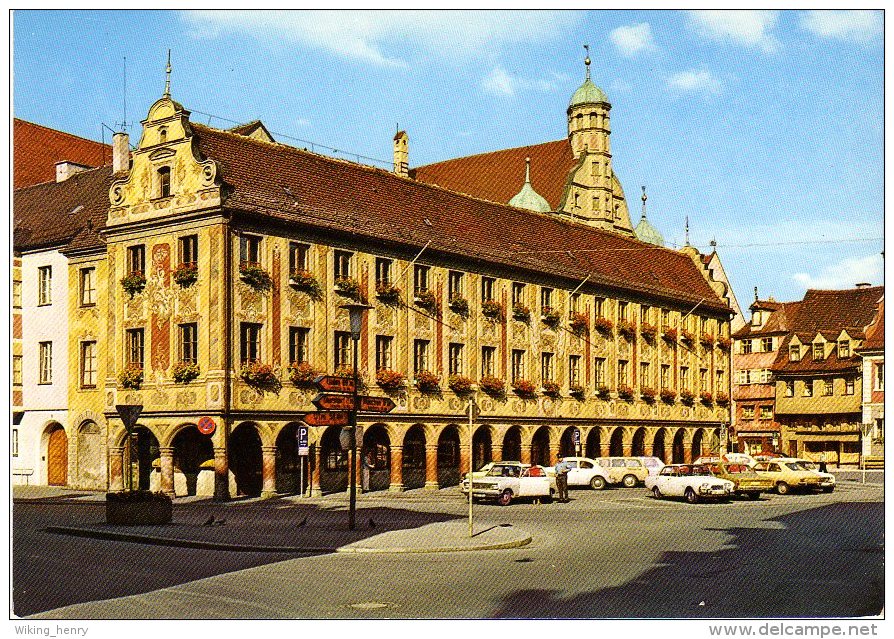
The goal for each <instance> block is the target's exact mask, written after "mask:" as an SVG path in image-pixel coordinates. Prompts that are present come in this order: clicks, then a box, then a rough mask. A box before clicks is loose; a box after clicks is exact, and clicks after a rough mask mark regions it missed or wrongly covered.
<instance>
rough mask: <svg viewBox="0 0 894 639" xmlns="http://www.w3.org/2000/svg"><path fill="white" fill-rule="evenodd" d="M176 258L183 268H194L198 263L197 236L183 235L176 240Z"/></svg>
mask: <svg viewBox="0 0 894 639" xmlns="http://www.w3.org/2000/svg"><path fill="white" fill-rule="evenodd" d="M177 245H178V247H177V248H178V253H179V255H178V257H179V258H180V264H181V265H183V266H192V267H195V266H197V265H198V263H199V236H198V235H184V236H183V237H181V238H180V239H178V240H177Z"/></svg>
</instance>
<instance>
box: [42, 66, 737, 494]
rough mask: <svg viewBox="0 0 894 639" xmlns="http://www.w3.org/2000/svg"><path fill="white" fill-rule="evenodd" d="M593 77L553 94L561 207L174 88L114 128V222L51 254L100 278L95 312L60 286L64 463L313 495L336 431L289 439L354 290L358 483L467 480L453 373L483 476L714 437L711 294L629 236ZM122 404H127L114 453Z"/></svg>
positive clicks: (337, 452)
mask: <svg viewBox="0 0 894 639" xmlns="http://www.w3.org/2000/svg"><path fill="white" fill-rule="evenodd" d="M588 76H589V73H588ZM587 83H589V84H590V85H592V82H591V81H590V80H589V77H588V78H587V80H586V82H585V84H584V86H582V87H581V90H579V91H578V93H582V95H583V94H585V97H586V100H584V102H583V103H582V104H585V105H590V103H591V102H593V101H594V100H595V101H596V103H595V104H594V105H591V106H594V113H595V114H596V116H595V117H594V119H593V120H584V119H581V120H578V119H577V118H576V117H575V116H576V111H575V110H574V109H571V108H569V141H568V142H566V144H570V146H571V154H572V157H571V160H570V162H571V164H572V165H574V166H579V165H581V162H582V160H581V158H589V159H587V162H590V163H591V164H592V167H591V168H590V169H588V171H587V174H588V175H589V176H590V177H589V178H588V180H589V182H587V183H586V184H583V182H586V181H582V178H581V177H580V171H579V170H575V171H572V172H571V173H569V174H567V175H566V184H565V187H563V196H562V202H568V201H570V200H569V198H572V199H573V197H574V193H578V201H579V205H580V206H581V207H582V208H580V209H579V210H576V212H575V213H574V214H573V215H572V214H569V213H567V207H566V209H561V207H559V206H554V205H552V204H551V205H550V209H552V210H554V211H556V212H551V211H544V212H534V211H531V210H526V209H522V208H516V207H513V206H507V205H505V204H500V203H496V202H492V201H487V200H485V199H480V198H476V197H472V196H469V195H463V194H461V193H457V192H455V190H448V189H446V188H441V187H439V186H434V185H431V184H427V183H425V181H423V180H422V179H421V178H417V179H414V177H411V176H412V175H413V173H414V172H413V171H407V170H406V167H407V160H408V157H407V155H406V136H403V137H401V136H400V135H398V136H396V138H395V143H396V146H395V151H396V154H395V160H396V162H395V165H396V166H395V172H394V173H389V172H387V171H382V170H379V169H374V168H370V167H366V166H361V165H358V164H353V163H350V162H346V161H342V160H336V159H332V158H329V157H325V156H321V155H317V154H314V153H310V152H307V151H303V150H300V149H297V148H293V147H289V146H286V145H282V144H278V143H276V142H274V141H273V140H272V139H271V138H270V136H269V134H267V133H266V130H264V129H263V126H262V125H258V126H251V127H245V128H242V129H237V130H231V131H222V130H218V129H214V128H210V127H207V126H203V125H200V124H196V123H193V122H190V118H189V111H187V110H186V109H184V108H183V106H181V105H180V104H178V103H177V102H175V101H174V100H173V99H172V98H171V96H170V94H169V92H168V91H167V90H166V91H165V94H164V95H163V97H162V98H161V99H159V100H158V101H157V102H156V103H155V104H153V105H152V107H151V108H150V109H149V113H148V116H147V118H146V119H145V120H144V121H143V131H142V135H141V137H140V140H139V143H138V145H137V147H136V150H134V151H133V153H132V157H131V158H130V160H129V161H128V159H127V152H126V148H127V140H126V137H125V136H124V135H123V134H119V135H118V136H116V140H115V145H116V146H115V148H116V155H115V162H116V165H115V167H114V172H113V173H111V175H110V176H109V177H107V179H106V180H105V182H104V184H105V185H106V187H107V188H108V201H109V206H108V209H107V216H106V217H105V218H104V219H93V218H91V220H90V223H88V224H86V225H85V227H84V229H83V231H82V232H81V233H79V234H78V235H77V236H76V237H75V239H74V240H73V241H72V242H71V244H70V245H69V247H68V248H67V249H66V251H65V254H66V255H67V256H68V258H69V264H70V271H69V284H70V288H71V290H72V291H77V290H78V289H79V287H82V286H83V282H84V281H85V278H87V277H88V274H89V276H90V277H93V278H94V279H93V280H90V281H95V282H96V283H97V285H96V294H97V297H96V300H95V303H93V304H91V305H89V306H85V305H83V304H82V299H83V298H82V296H81V295H77V294H73V295H71V296H70V302H69V310H70V317H71V324H70V338H69V351H70V356H69V362H70V364H69V366H70V370H69V376H70V377H69V379H70V380H72V381H71V382H70V392H69V403H70V406H69V409H70V414H71V419H70V423H71V424H73V425H74V426H73V428H74V429H76V431H77V432H80V431H79V430H78V429H80V428H82V426H83V425H84V424H92V425H94V426H95V430H96V432H99V433H101V435H102V437H103V438H104V441H103V442H102V446H101V451H96V450H94V448H95V446H93V445H92V444H91V445H90V446H86V448H85V450H84V451H83V454H81V451H79V450H78V444H77V442H78V441H79V439H78V437H74V438H73V441H74V442H75V443H74V444H73V447H74V457H75V460H74V461H72V462H70V463H71V464H73V465H74V466H78V465H79V464H84V465H90V466H91V467H96V466H97V464H99V467H101V468H102V469H103V471H104V472H105V473H107V477H108V485H109V486H110V487H111V488H112V489H116V488H120V487H121V486H122V485H123V483H124V468H127V467H129V466H130V465H129V464H128V463H127V462H128V456H129V455H130V456H132V459H133V461H135V462H136V463H135V464H133V467H134V468H135V471H134V485H139V486H141V487H146V488H149V487H152V488H155V487H158V488H160V489H161V490H164V491H166V492H168V493H171V494H176V495H185V494H196V493H198V494H213V495H214V496H215V497H217V498H219V499H223V498H227V497H229V496H234V495H236V494H246V495H270V494H273V493H276V492H297V491H298V489H299V483H300V482H301V478H302V477H303V478H304V484H305V488H306V489H307V490H308V491H309V492H310V493H311V494H319V493H320V492H329V491H338V490H344V489H345V487H346V484H347V474H348V473H347V463H348V462H347V456H346V455H345V454H344V453H343V452H342V451H341V449H340V447H339V442H338V434H339V430H340V428H339V427H329V428H323V427H314V428H311V429H310V442H309V443H310V447H309V448H310V451H309V453H310V454H309V456H308V457H306V458H305V457H300V456H299V455H298V448H297V442H296V432H297V429H298V427H299V425H301V423H302V422H301V420H302V418H303V415H304V414H306V413H308V412H312V411H314V410H315V408H314V406H313V404H312V403H311V400H312V399H313V398H314V396H315V394H316V391H315V390H313V389H311V388H308V387H307V385H306V384H305V382H306V380H307V379H308V378H309V377H312V376H313V374H314V373H330V374H332V373H336V372H339V371H340V370H341V372H343V369H344V367H346V366H349V365H350V355H349V351H350V336H349V327H348V321H347V314H346V311H345V310H344V309H341V308H340V304H342V303H344V302H345V301H348V300H350V299H351V298H352V297H359V298H362V299H366V300H369V302H370V303H371V304H372V306H373V308H372V309H371V310H370V311H369V312H368V313H367V314H366V316H365V319H364V324H363V330H362V334H361V338H360V342H359V348H360V369H361V370H360V372H361V374H362V376H363V377H364V379H365V381H366V383H367V385H368V387H369V388H368V391H367V392H368V393H370V394H374V395H384V394H388V395H390V396H391V397H392V398H393V399H394V400H395V402H396V403H397V408H396V409H395V410H394V411H393V412H392V413H390V414H388V415H371V414H361V416H360V418H359V419H360V426H361V430H362V435H361V438H360V440H359V445H360V446H361V447H362V450H363V454H362V455H361V457H360V458H361V459H363V460H365V463H367V465H368V468H369V473H368V477H369V481H368V484H367V486H366V489H368V490H382V489H390V490H404V489H407V488H414V487H427V488H435V487H438V486H447V485H452V484H456V483H458V481H459V477H460V474H461V472H463V471H465V470H466V469H467V468H468V466H469V459H468V450H469V441H468V437H469V429H468V425H467V419H468V418H467V416H466V412H465V411H466V407H467V404H468V399H469V394H470V393H469V391H468V388H467V387H468V386H469V384H477V385H479V386H480V387H481V388H480V390H477V391H475V390H474V388H473V390H472V391H471V392H472V393H474V394H475V395H476V397H477V403H478V406H479V407H480V415H479V416H478V417H477V419H476V422H475V428H474V434H473V450H474V460H473V465H474V466H476V467H477V466H480V465H481V464H482V463H484V462H486V461H488V460H492V459H494V460H498V459H520V460H521V461H523V462H530V463H540V464H552V463H554V462H555V459H556V456H557V455H558V454H561V453H565V454H570V453H572V452H573V451H574V443H573V441H574V440H573V437H574V431H575V429H578V430H579V434H580V442H581V447H582V451H581V452H582V453H583V454H586V455H589V456H598V455H606V454H617V455H620V454H625V455H630V454H634V455H653V454H654V455H656V456H658V457H661V458H663V459H665V460H666V461H668V462H670V461H672V460H673V461H683V460H689V459H691V458H692V457H693V456H697V455H698V454H700V453H701V452H703V451H709V450H713V449H716V447H717V446H718V444H719V439H718V438H719V433H720V429H721V427H722V426H723V425H724V424H726V423H727V422H728V420H729V413H728V407H727V405H726V401H728V397H729V382H730V379H729V371H730V357H729V351H728V343H729V335H730V309H729V305H728V302H727V301H726V299H725V298H724V295H725V294H726V287H725V285H724V284H723V283H722V282H716V281H713V280H712V279H711V274H710V271H709V270H708V269H707V268H705V261H704V260H703V259H702V256H701V255H699V254H698V252H697V251H696V250H695V249H692V248H691V247H687V249H684V250H683V251H674V250H671V249H666V248H663V247H660V246H656V245H654V244H649V243H645V242H641V241H639V240H638V239H636V238H635V237H634V235H633V231H632V229H631V225H630V220H629V215H628V214H627V209H626V205H624V206H623V207H622V204H623V200H622V199H621V198H622V197H623V192H622V191H621V190H620V182H618V181H617V178H616V177H615V176H614V173H613V172H612V171H611V164H610V153H609V150H608V146H607V131H608V119H607V114H608V108H609V106H608V103H607V99H605V98H604V93H602V92H601V91H598V90H597V91H593V90H591V89H590V88H589V87H588V86H587ZM594 88H595V86H594ZM582 90H583V91H582ZM578 93H576V94H575V95H576V96H577V95H578ZM594 96H595V97H594ZM588 108H589V107H588ZM587 117H589V116H587ZM588 122H589V123H591V125H592V126H591V125H590V124H588ZM590 128H592V129H593V130H594V131H596V132H597V133H600V132H601V133H604V137H605V138H606V142H605V143H601V142H600V143H598V144H596V143H594V144H595V146H596V148H595V149H593V148H591V145H590V144H589V143H586V142H585V143H581V145H579V144H578V142H577V140H578V139H579V136H580V135H581V131H582V130H585V129H586V130H589V129H590ZM591 133H592V131H591ZM587 135H589V133H588V134H587ZM401 142H403V144H401ZM588 149H589V151H593V153H590V152H589V151H588ZM398 155H400V157H398ZM398 160H400V161H398ZM564 162H566V160H565V159H563V160H562V163H564ZM563 166H564V164H563ZM588 166H589V165H588ZM593 167H595V168H593ZM541 169H542V167H541ZM534 175H535V180H534V187H536V186H537V182H536V175H537V173H536V172H535V174H534ZM519 177H520V176H519ZM529 177H530V176H529ZM521 186H522V180H521V179H519V180H518V182H517V184H516V186H515V190H516V191H517V190H518V189H519V188H520V187H521ZM584 194H586V201H587V202H588V203H587V205H586V207H583V204H582V200H581V199H580V198H581V197H583V195H584ZM47 206H51V204H50V203H47ZM562 206H565V205H564V204H563V205H562ZM563 211H564V212H563ZM85 367H86V368H89V369H90V370H85ZM500 384H503V387H504V388H503V390H502V391H501V390H500V389H499V386H500ZM718 400H720V401H719V402H718ZM118 404H139V405H142V406H143V409H142V414H141V417H140V419H139V426H138V428H137V430H136V435H135V436H134V438H133V440H132V441H131V445H130V446H128V445H127V442H126V441H125V440H126V434H125V430H124V428H123V425H122V423H121V421H120V419H119V418H118V416H117V413H116V412H115V406H116V405H118ZM202 418H210V421H209V420H202ZM200 421H202V423H203V426H207V425H209V424H211V422H213V426H214V430H213V432H212V433H210V434H203V433H202V432H200V430H199V428H198V425H199V423H200ZM91 441H92V440H91ZM87 456H90V457H91V459H88V458H87ZM97 456H99V457H97ZM97 459H99V461H97ZM359 463H360V462H358V464H359ZM364 474H365V473H364ZM72 476H73V477H80V476H82V475H79V474H78V472H77V471H75V472H74V473H73V474H72ZM73 483H74V482H73ZM81 483H82V484H83V485H84V486H90V487H102V486H97V483H101V482H97V481H95V480H85V481H83V482H81Z"/></svg>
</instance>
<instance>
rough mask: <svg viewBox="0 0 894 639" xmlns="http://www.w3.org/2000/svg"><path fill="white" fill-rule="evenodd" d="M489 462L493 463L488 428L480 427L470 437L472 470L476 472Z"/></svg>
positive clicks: (491, 443) (491, 444)
mask: <svg viewBox="0 0 894 639" xmlns="http://www.w3.org/2000/svg"><path fill="white" fill-rule="evenodd" d="M490 461H493V442H492V440H491V434H490V428H488V427H487V426H482V427H481V428H479V429H478V430H476V431H475V434H474V435H473V436H472V468H473V469H475V470H478V469H479V468H481V467H482V466H484V465H485V464H486V463H488V462H490Z"/></svg>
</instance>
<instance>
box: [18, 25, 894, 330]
mask: <svg viewBox="0 0 894 639" xmlns="http://www.w3.org/2000/svg"><path fill="white" fill-rule="evenodd" d="M12 28H13V47H12V56H13V59H12V72H13V83H12V86H13V110H14V114H15V116H16V117H20V118H24V119H26V120H29V121H32V122H36V123H39V124H43V125H46V126H49V127H53V128H56V129H60V130H63V131H67V132H70V133H74V134H76V135H80V136H83V137H87V138H91V139H96V140H100V139H103V137H104V139H105V141H108V140H109V139H110V136H111V133H110V129H114V128H117V127H118V126H119V125H120V123H121V122H122V121H126V122H127V123H128V125H129V132H130V133H131V142H132V143H136V141H137V139H138V137H139V129H140V125H139V121H140V120H141V119H143V118H145V116H146V113H147V111H148V109H149V106H150V105H151V104H152V103H153V102H154V101H155V100H156V99H158V98H159V97H160V96H161V94H162V91H163V88H164V79H165V76H164V66H165V62H166V57H167V50H168V49H171V58H172V66H173V72H172V77H171V86H172V94H173V97H174V98H175V99H176V100H177V101H178V102H180V103H182V104H183V105H184V106H185V107H186V108H187V109H189V110H190V111H192V119H193V120H194V121H200V122H202V123H205V124H209V123H210V124H211V125H212V126H218V127H221V128H228V127H230V126H233V125H234V124H236V123H241V122H247V121H250V120H253V119H257V118H259V119H261V120H263V122H264V123H265V124H266V126H267V128H268V129H269V130H270V131H271V132H273V134H274V137H275V138H276V139H277V140H278V141H281V142H283V143H286V144H295V145H296V146H300V147H309V146H310V144H309V143H311V142H312V143H315V146H314V147H313V148H314V149H316V150H317V151H319V152H323V153H327V154H330V155H334V156H336V157H343V158H348V159H353V158H356V156H358V155H359V156H362V157H361V161H363V162H365V163H368V164H375V165H377V166H381V167H383V168H390V163H391V162H390V161H391V144H392V138H393V136H394V132H395V130H396V127H400V128H401V129H405V130H406V131H407V132H408V134H409V136H410V166H411V167H413V166H419V165H422V164H427V163H430V162H437V161H441V160H446V159H449V158H454V157H460V156H465V155H471V154H475V153H481V152H486V151H492V150H497V149H503V148H510V147H517V146H524V145H529V144H537V143H540V142H546V141H550V140H558V139H561V138H563V137H565V136H566V135H567V125H566V115H565V110H566V108H567V106H568V100H569V99H570V97H571V94H572V93H573V92H574V90H575V89H576V88H577V87H578V86H580V84H581V82H582V81H583V79H584V65H583V58H584V55H585V52H584V49H583V45H584V44H589V46H590V57H591V58H592V60H593V63H592V67H591V69H592V78H593V81H594V82H595V83H596V84H597V85H599V86H600V87H601V88H602V89H603V90H604V91H605V92H606V93H607V94H608V97H609V100H610V102H611V104H612V110H611V114H612V120H611V122H612V134H611V144H612V153H613V158H612V162H613V166H614V170H615V173H616V174H617V175H618V177H619V179H620V180H621V183H622V185H623V187H624V190H625V193H626V195H627V198H628V206H629V208H630V212H631V218H632V220H633V222H634V224H635V223H636V222H637V221H638V220H639V216H640V208H641V203H640V200H639V196H640V192H641V191H640V187H641V186H642V185H645V186H646V188H647V193H648V196H649V200H648V217H649V221H650V222H651V223H652V224H654V225H655V226H656V227H657V228H658V229H659V231H661V233H662V234H663V235H664V238H665V241H666V243H667V244H668V245H669V246H674V245H676V246H680V245H682V244H683V243H684V242H685V236H684V225H685V220H686V218H687V217H688V220H689V228H690V233H689V240H690V243H691V244H693V245H695V246H697V247H698V248H699V249H701V250H702V251H703V252H708V251H710V250H711V246H710V242H711V241H712V240H713V241H716V245H717V251H718V254H719V255H720V258H721V260H722V263H723V265H724V267H725V269H726V271H727V274H728V277H729V279H730V281H731V282H732V285H733V289H734V291H735V294H736V296H737V298H738V300H739V303H740V304H741V305H742V306H743V307H744V308H745V309H747V307H748V305H749V304H750V303H751V301H752V300H753V298H754V287H757V288H758V293H759V295H760V297H761V298H762V299H766V298H767V297H770V296H772V297H774V298H775V299H777V300H795V299H801V297H802V296H803V294H804V292H805V291H806V290H807V289H808V288H851V287H853V286H854V285H855V284H856V283H858V282H870V283H872V284H882V283H883V258H882V255H881V252H882V251H883V248H884V242H883V235H884V228H883V220H884V217H883V216H884V208H883V207H884V193H883V179H884V173H883V166H884V165H883V149H884V93H883V91H884V89H883V79H884V76H883V74H884V71H883V69H884V67H883V63H884V56H883V45H884V23H883V15H882V13H881V12H880V11H805V10H793V11H775V10H766V11H710V10H708V11H640V10H636V11H556V12H552V11H496V12H465V11H461V12H445V11H441V12H433V11H432V12H426V11H421V12H417V11H385V12H378V11H358V10H353V11H336V12H276V11H273V12H252V11H204V10H192V11H167V10H164V11H149V12H145V11H134V12H130V11H16V12H15V13H14V14H13V27H12ZM125 58H126V62H125ZM125 66H126V83H125V81H124V78H125V72H124V69H125ZM125 85H126V91H125ZM106 127H108V128H106ZM336 149H337V151H335V150H336ZM376 160H381V162H376ZM519 175H520V179H519V187H521V179H522V178H521V176H522V173H521V168H520V170H519ZM536 186H537V185H536V184H535V185H534V187H535V188H536ZM746 316H747V310H746Z"/></svg>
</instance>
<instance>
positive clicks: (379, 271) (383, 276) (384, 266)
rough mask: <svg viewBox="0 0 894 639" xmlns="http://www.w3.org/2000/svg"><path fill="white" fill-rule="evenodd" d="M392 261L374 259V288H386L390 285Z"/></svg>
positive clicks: (384, 258)
mask: <svg viewBox="0 0 894 639" xmlns="http://www.w3.org/2000/svg"><path fill="white" fill-rule="evenodd" d="M393 262H394V260H389V259H388V258H386V257H377V258H376V286H377V287H378V286H388V285H390V284H391V265H392V263H393Z"/></svg>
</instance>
